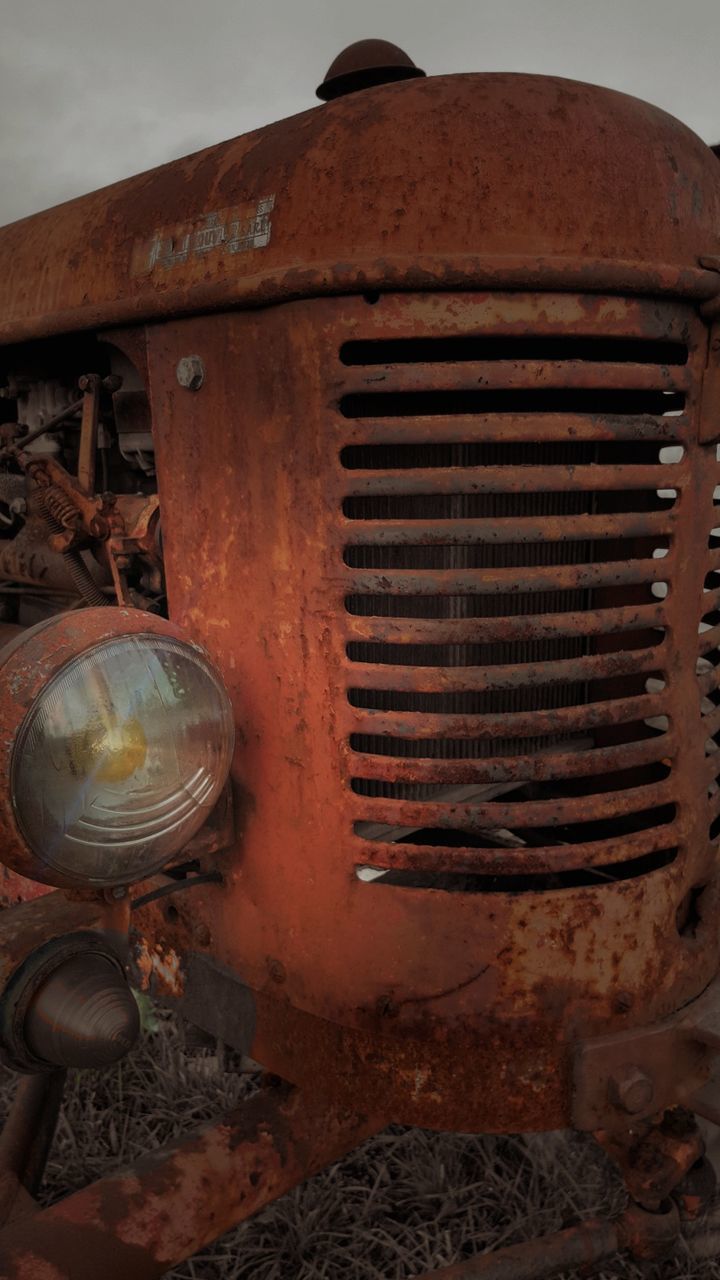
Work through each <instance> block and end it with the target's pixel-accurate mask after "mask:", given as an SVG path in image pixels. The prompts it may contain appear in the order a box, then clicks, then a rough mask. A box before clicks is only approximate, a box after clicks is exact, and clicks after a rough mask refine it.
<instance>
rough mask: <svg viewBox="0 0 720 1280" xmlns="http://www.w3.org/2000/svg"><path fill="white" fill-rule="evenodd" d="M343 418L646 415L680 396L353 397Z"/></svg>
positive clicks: (522, 392) (538, 392) (680, 400)
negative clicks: (500, 414)
mask: <svg viewBox="0 0 720 1280" xmlns="http://www.w3.org/2000/svg"><path fill="white" fill-rule="evenodd" d="M339 407H340V412H341V413H342V415H343V417H345V418H417V417H425V416H428V415H437V414H442V415H443V416H452V415H455V414H468V413H469V414H473V413H589V414H622V415H626V414H632V415H638V414H651V415H652V416H653V417H664V416H665V415H666V414H669V413H677V412H678V411H682V410H683V409H684V408H685V395H684V393H683V392H681V391H618V390H603V389H601V388H599V389H597V390H585V389H583V388H574V387H559V388H554V387H537V388H533V389H532V390H526V389H524V388H523V389H514V388H513V389H510V388H507V389H502V390H497V391H474V390H473V391H359V392H358V391H356V392H351V393H350V394H348V395H345V396H343V397H342V398H341V400H340V405H339Z"/></svg>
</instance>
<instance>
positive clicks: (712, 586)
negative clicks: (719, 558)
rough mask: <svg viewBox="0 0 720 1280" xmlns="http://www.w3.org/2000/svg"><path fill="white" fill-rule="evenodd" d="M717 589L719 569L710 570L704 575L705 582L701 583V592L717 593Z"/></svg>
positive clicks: (719, 580) (719, 582) (719, 578)
mask: <svg viewBox="0 0 720 1280" xmlns="http://www.w3.org/2000/svg"><path fill="white" fill-rule="evenodd" d="M719 587H720V569H711V570H710V572H709V573H708V574H706V575H705V581H704V582H703V591H717V590H718V588H719Z"/></svg>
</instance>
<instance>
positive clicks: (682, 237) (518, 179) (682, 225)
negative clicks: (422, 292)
mask: <svg viewBox="0 0 720 1280" xmlns="http://www.w3.org/2000/svg"><path fill="white" fill-rule="evenodd" d="M527 137H531V138H532V139H533V145H532V146H526V145H524V142H523V139H525V138H527ZM579 174H581V175H582V181H578V175H579ZM650 191H651V192H652V199H651V200H649V199H648V194H647V193H648V192H650ZM719 245H720V170H718V166H717V165H716V163H715V161H714V160H713V159H712V157H711V153H710V151H709V150H708V148H707V147H706V146H705V144H704V143H703V142H701V141H700V139H699V138H697V137H696V136H695V135H694V134H692V133H691V132H690V131H689V130H688V129H687V128H686V127H685V126H684V125H682V124H680V123H679V122H678V121H677V120H674V119H672V118H671V117H669V116H667V115H666V114H665V113H664V112H662V111H659V110H658V109H657V108H654V107H651V106H649V105H648V104H647V103H642V102H639V101H638V100H636V99H633V98H630V97H628V96H626V95H624V94H619V93H615V92H612V91H610V90H607V89H602V88H598V87H595V86H591V85H583V84H578V83H576V82H574V81H570V80H561V79H554V78H550V77H540V76H518V75H505V74H502V75H497V74H494V75H462V76H442V77H436V78H431V79H428V80H422V79H418V80H412V81H409V82H407V83H404V84H394V85H385V86H382V87H380V88H377V89H372V90H368V91H367V92H365V93H362V94H351V95H350V96H348V97H344V98H340V99H339V100H337V101H336V102H333V103H330V104H328V105H326V106H323V107H318V108H316V109H315V110H313V111H308V112H304V113H303V114H301V115H298V116H294V117H293V118H291V119H289V120H284V121H280V122H279V123H277V124H273V125H270V126H269V127H268V128H265V129H262V130H260V131H258V132H257V133H252V134H249V135H247V136H245V137H243V138H238V139H236V140H234V141H232V142H227V143H223V144H221V145H220V146H217V147H211V148H208V149H207V150H205V151H201V152H199V153H198V154H197V155H195V156H190V157H188V158H187V159H185V160H180V161H176V162H174V163H172V164H170V165H165V166H163V167H162V168H160V169H156V170H153V171H152V172H150V173H147V174H141V175H140V176H138V177H135V178H131V179H129V180H128V181H126V182H120V183H116V184H115V185H114V186H112V187H108V188H106V189H105V190H103V191H100V192H96V193H95V194H93V195H90V196H85V197H83V198H82V199H80V200H75V201H71V202H69V203H68V204H65V205H62V206H61V207H59V208H57V209H53V210H50V211H48V212H47V213H44V214H40V215H37V216H35V217H33V218H28V219H25V220H23V221H21V222H18V223H15V224H13V225H12V226H9V227H5V228H3V229H2V230H0V259H1V260H2V262H3V272H2V276H1V277H0V316H1V317H2V320H1V321H0V340H4V341H6V342H14V341H19V340H21V339H24V338H27V337H33V336H40V335H42V336H46V335H48V334H50V333H60V332H64V331H69V330H71V329H83V328H91V327H94V326H97V325H106V326H107V325H111V324H115V325H117V324H121V323H124V322H126V321H131V320H133V319H135V320H142V319H148V318H150V317H157V316H161V315H164V316H177V315H178V314H180V313H182V312H197V311H200V310H207V309H209V308H219V307H223V306H234V305H237V304H240V303H247V302H254V303H258V302H270V301H277V300H279V299H282V298H288V297H298V296H308V295H312V294H317V293H323V292H328V291H332V292H343V291H345V292H355V291H357V292H362V291H363V290H368V289H383V290H387V289H393V288H422V289H425V288H435V289H437V288H441V289H442V288H446V289H447V288H454V287H457V286H460V287H464V288H467V287H470V288H473V287H474V288H482V287H495V288H503V287H505V288H507V287H520V288H550V289H554V288H557V289H563V290H565V289H587V290H590V291H601V290H613V289H617V290H620V291H623V292H624V291H627V290H628V289H636V290H637V291H641V290H644V291H646V292H648V293H651V294H657V293H662V292H666V291H670V292H676V293H678V292H679V293H688V294H690V293H693V294H695V295H697V296H710V295H713V294H715V293H717V292H718V281H717V276H716V275H715V274H714V273H713V272H711V271H704V270H702V269H701V268H700V267H699V265H698V260H699V258H700V256H701V255H708V254H717V253H718V248H719ZM187 353H188V349H186V350H185V351H184V352H181V353H180V354H181V355H186V354H187Z"/></svg>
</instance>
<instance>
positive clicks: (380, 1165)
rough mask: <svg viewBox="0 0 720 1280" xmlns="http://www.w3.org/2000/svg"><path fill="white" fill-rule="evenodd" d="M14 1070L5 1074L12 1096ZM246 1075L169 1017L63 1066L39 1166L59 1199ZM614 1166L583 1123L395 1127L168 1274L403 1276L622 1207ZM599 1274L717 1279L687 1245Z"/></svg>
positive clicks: (297, 1279) (202, 1279) (191, 1122)
mask: <svg viewBox="0 0 720 1280" xmlns="http://www.w3.org/2000/svg"><path fill="white" fill-rule="evenodd" d="M12 1085H13V1081H12V1079H11V1077H10V1075H9V1073H5V1075H4V1076H3V1077H2V1080H1V1081H0V1086H1V1088H0V1102H2V1106H3V1108H6V1107H7V1105H8V1102H9V1099H10V1096H11V1092H12ZM252 1088H254V1082H253V1079H252V1078H251V1077H248V1076H242V1075H237V1074H235V1073H234V1072H232V1071H226V1070H223V1069H222V1067H221V1066H220V1065H219V1064H218V1062H217V1059H215V1058H213V1057H210V1056H209V1055H208V1054H207V1053H200V1054H198V1053H195V1054H193V1053H186V1052H185V1051H184V1049H183V1047H182V1042H181V1037H180V1035H179V1033H178V1030H177V1028H176V1027H175V1025H174V1024H173V1023H172V1022H171V1021H163V1022H162V1023H161V1024H160V1025H159V1027H158V1030H157V1031H155V1032H148V1033H146V1035H145V1037H144V1040H143V1042H142V1043H141V1044H140V1045H139V1046H138V1048H137V1049H136V1050H135V1051H134V1053H133V1054H132V1055H131V1056H130V1057H129V1058H128V1059H127V1061H126V1062H124V1063H123V1064H122V1065H121V1066H120V1067H118V1068H116V1069H115V1070H114V1071H109V1072H106V1073H102V1074H98V1073H95V1072H76V1073H74V1075H73V1076H72V1077H71V1079H70V1082H69V1086H68V1091H67V1097H66V1102H65V1106H64V1109H63V1113H62V1116H61V1118H60V1123H59V1126H58V1131H57V1137H56V1141H55V1145H54V1149H53V1153H52V1158H51V1161H50V1164H49V1167H48V1171H47V1178H46V1182H45V1190H44V1198H45V1199H46V1200H48V1201H50V1200H53V1199H57V1198H59V1197H61V1196H63V1195H65V1194H67V1192H69V1191H72V1190H74V1189H76V1188H79V1187H81V1186H83V1185H84V1184H85V1183H87V1182H90V1181H92V1180H93V1179H94V1178H97V1177H99V1176H100V1175H102V1174H103V1173H106V1172H108V1171H110V1170H114V1169H117V1168H119V1167H121V1166H122V1165H124V1164H127V1163H129V1162H131V1161H133V1160H135V1159H137V1158H138V1157H139V1156H140V1155H142V1154H144V1153H145V1152H147V1151H148V1150H151V1149H152V1148H154V1147H157V1146H159V1145H161V1144H162V1143H163V1142H166V1141H168V1140H169V1139H170V1138H171V1137H173V1136H176V1135H177V1134H179V1133H181V1132H186V1131H187V1130H189V1129H192V1128H193V1127H194V1126H196V1125H197V1124H199V1123H201V1122H202V1121H204V1120H208V1119H211V1118H212V1117H214V1116H217V1115H218V1113H219V1112H220V1111H221V1110H223V1109H226V1108H228V1107H232V1106H233V1105H234V1104H235V1103H236V1102H237V1101H238V1100H239V1099H240V1098H241V1097H242V1096H243V1095H244V1094H245V1093H247V1092H248V1091H249V1090H251V1089H252ZM622 1203H623V1195H622V1190H621V1188H620V1186H619V1185H618V1181H617V1179H616V1178H615V1177H614V1176H613V1174H612V1172H611V1170H610V1169H609V1168H608V1165H607V1163H606V1161H605V1159H604V1157H603V1156H602V1155H601V1153H600V1152H599V1150H598V1149H597V1148H596V1147H595V1146H594V1144H593V1143H592V1142H591V1141H589V1140H586V1139H583V1138H581V1137H579V1136H573V1135H567V1134H550V1135H543V1136H539V1135H538V1136H532V1137H529V1138H528V1137H502V1138H493V1137H475V1136H469V1137H465V1136H458V1135H447V1134H443V1135H437V1134H432V1133H426V1132H424V1131H422V1130H418V1129H401V1128H393V1129H389V1130H387V1131H386V1132H385V1133H383V1134H381V1135H379V1136H378V1137H377V1138H373V1139H372V1140H371V1141H369V1142H367V1143H366V1144H365V1146H364V1147H362V1148H361V1149H359V1150H358V1151H357V1152H355V1153H354V1154H353V1155H352V1156H349V1157H348V1158H347V1159H346V1160H343V1161H342V1162H341V1163H340V1164H337V1165H335V1166H333V1167H332V1168H330V1169H328V1170H326V1171H325V1172H324V1173H322V1174H320V1175H319V1176H318V1177H315V1178H313V1179H311V1180H310V1181H309V1182H307V1183H306V1184H305V1185H304V1186H302V1187H299V1188H298V1189H297V1190H296V1191H294V1192H292V1193H291V1194H290V1195H288V1196H285V1197H284V1198H283V1199H282V1200H280V1201H278V1202H277V1203H276V1204H274V1205H272V1206H270V1207H269V1208H268V1209H266V1210H265V1211H264V1212H263V1213H262V1214H259V1215H258V1216H257V1217H256V1218H254V1219H252V1220H251V1221H250V1222H248V1223H246V1224H245V1225H244V1226H241V1227H239V1228H237V1229H236V1230H235V1231H233V1232H231V1233H230V1234H228V1235H227V1236H225V1237H224V1238H223V1239H222V1240H220V1241H219V1242H218V1243H217V1244H216V1245H214V1246H213V1247H212V1248H209V1249H207V1250H205V1251H204V1252H203V1253H202V1254H201V1255H198V1256H197V1257H196V1258H194V1259H193V1260H192V1261H191V1262H187V1263H185V1264H184V1265H183V1266H180V1267H178V1268H177V1269H176V1270H174V1271H172V1272H170V1273H169V1274H168V1278H167V1280H405V1278H406V1277H411V1276H414V1275H418V1274H419V1273H420V1272H422V1271H425V1270H427V1269H430V1268H433V1267H441V1266H444V1265H447V1264H448V1263H450V1262H453V1261H455V1260H456V1259H457V1258H461V1257H467V1256H468V1255H470V1254H473V1253H478V1252H482V1251H483V1250H484V1249H487V1248H489V1247H491V1246H494V1245H500V1244H508V1243H511V1242H513V1241H517V1240H522V1239H526V1238H528V1237H531V1236H534V1235H538V1234H540V1233H544V1232H549V1231H554V1230H556V1229H558V1228H559V1227H560V1226H562V1225H564V1224H567V1223H568V1221H570V1220H572V1219H574V1218H579V1217H588V1216H591V1215H592V1214H595V1213H608V1212H613V1211H615V1210H617V1209H619V1208H620V1207H621V1206H622ZM597 1274H598V1275H599V1276H601V1277H605V1280H611V1278H613V1280H617V1278H618V1277H627V1278H628V1280H648V1277H650V1278H651V1280H679V1278H680V1277H683V1278H685V1280H687V1278H688V1277H696V1278H697V1280H720V1261H708V1262H702V1263H701V1262H697V1261H694V1260H692V1259H691V1258H690V1257H689V1255H687V1253H685V1254H683V1255H680V1256H678V1257H677V1258H675V1259H674V1260H673V1261H671V1262H668V1263H664V1264H663V1265H662V1267H654V1268H651V1269H650V1270H646V1271H641V1270H639V1269H638V1268H636V1267H635V1266H633V1265H630V1264H627V1263H624V1262H621V1261H618V1262H617V1263H616V1264H614V1265H613V1266H610V1267H609V1268H608V1267H606V1268H605V1269H604V1270H603V1271H601V1272H598V1273H597Z"/></svg>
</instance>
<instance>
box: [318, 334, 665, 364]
mask: <svg viewBox="0 0 720 1280" xmlns="http://www.w3.org/2000/svg"><path fill="white" fill-rule="evenodd" d="M340 360H341V362H342V363H343V364H344V365H376V364H425V363H428V364H441V363H446V364H447V363H456V362H463V361H467V360H479V361H485V360H543V361H547V360H551V361H556V360H583V361H584V360H588V361H593V362H596V361H597V362H600V361H602V362H604V363H608V364H626V363H632V364H659V365H669V364H672V365H683V364H687V361H688V348H687V345H686V344H685V343H684V342H672V341H669V340H665V341H653V340H652V339H647V338H623V337H619V338H608V337H605V336H600V337H576V336H574V335H573V336H569V337H568V336H566V335H564V334H562V335H559V336H557V337H555V336H548V337H545V336H541V335H535V334H530V335H522V336H518V337H515V336H511V337H507V336H504V337H503V336H495V335H484V334H459V335H456V336H452V337H446V338H365V339H360V340H358V339H353V340H351V341H349V342H345V343H343V345H342V346H341V348H340Z"/></svg>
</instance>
